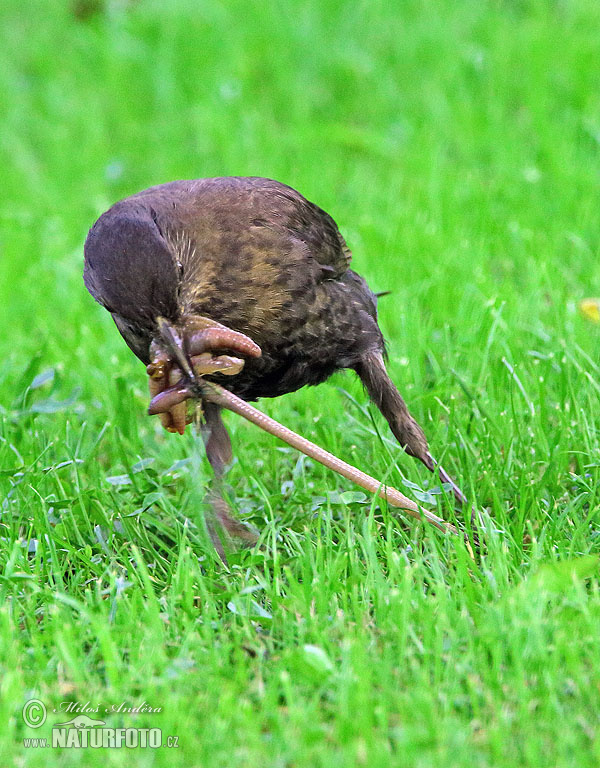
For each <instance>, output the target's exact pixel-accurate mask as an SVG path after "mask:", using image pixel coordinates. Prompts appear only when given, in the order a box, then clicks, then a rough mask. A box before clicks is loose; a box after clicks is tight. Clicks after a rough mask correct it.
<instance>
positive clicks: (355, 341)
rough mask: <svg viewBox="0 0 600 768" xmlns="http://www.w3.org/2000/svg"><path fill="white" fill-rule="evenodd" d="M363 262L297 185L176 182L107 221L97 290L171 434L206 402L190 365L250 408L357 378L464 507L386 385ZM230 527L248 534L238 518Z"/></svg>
mask: <svg viewBox="0 0 600 768" xmlns="http://www.w3.org/2000/svg"><path fill="white" fill-rule="evenodd" d="M350 259H351V253H350V250H349V248H348V246H347V245H346V242H345V240H344V238H343V237H342V235H341V234H340V232H339V230H338V228H337V226H336V224H335V222H334V220H333V219H332V218H331V216H329V214H327V213H326V212H325V211H323V210H322V209H321V208H319V207H318V206H316V205H314V204H313V203H311V202H309V201H308V200H306V199H305V198H304V197H303V196H302V195H301V194H300V193H299V192H296V191H295V190H294V189H292V188H291V187H288V186H286V185H285V184H281V183H279V182H277V181H272V180H270V179H263V178H258V177H249V178H242V177H224V178H211V179H199V180H196V181H174V182H171V183H169V184H163V185H160V186H156V187H151V188H150V189H147V190H144V191H143V192H140V193H138V194H136V195H133V196H132V197H129V198H127V199H125V200H122V201H120V202H118V203H116V204H115V205H113V206H112V208H110V209H109V210H108V211H107V212H106V213H104V214H103V215H102V216H101V217H100V218H99V219H98V221H97V222H96V223H95V224H94V226H93V227H92V229H91V230H90V232H89V235H88V237H87V240H86V243H85V268H84V281H85V284H86V286H87V288H88V290H89V291H90V293H91V294H92V296H93V297H94V298H95V299H96V300H97V301H98V302H99V303H100V304H102V306H104V307H105V308H106V309H107V310H108V311H109V312H110V313H111V315H112V317H113V319H114V321H115V323H116V325H117V327H118V329H119V331H120V332H121V335H122V336H123V338H124V339H125V341H126V342H127V344H128V345H129V347H130V348H131V350H132V351H133V352H134V353H135V354H136V355H137V356H138V357H139V359H140V360H142V362H144V363H145V364H146V365H147V371H148V374H149V376H150V393H151V395H152V397H153V400H152V403H151V412H152V413H159V414H160V418H161V421H162V423H163V426H165V427H166V428H167V429H168V430H169V431H177V432H181V433H183V431H184V429H185V425H186V423H188V422H189V421H190V420H191V419H190V416H189V415H188V413H187V405H186V402H185V401H186V399H188V398H190V397H195V396H196V395H195V394H194V392H193V391H192V390H190V389H189V388H187V389H186V387H185V386H183V385H182V384H181V379H182V377H184V378H185V374H186V370H183V369H185V368H186V366H188V365H189V366H191V367H192V368H193V371H194V373H195V374H197V375H199V376H203V377H206V379H207V380H208V381H214V382H218V383H219V384H220V385H221V386H222V387H224V388H225V389H227V390H229V391H230V392H232V393H233V394H235V395H237V396H238V397H240V398H242V399H243V400H246V401H248V400H256V399H257V398H261V397H276V396H278V395H283V394H286V393H288V392H294V391H295V390H297V389H299V388H300V387H303V386H305V385H307V384H320V383H321V382H323V381H325V380H326V379H327V378H328V377H329V376H331V374H332V373H333V372H334V371H337V370H339V369H342V368H351V369H353V370H354V371H355V372H356V373H357V374H358V376H359V377H360V379H361V381H362V383H363V385H364V387H365V389H366V391H367V392H368V394H369V396H370V398H371V399H372V401H373V402H374V403H375V405H376V406H377V407H378V408H379V410H380V411H381V413H382V414H383V416H384V417H385V419H386V420H387V422H388V424H389V426H390V429H391V430H392V432H393V434H394V435H395V437H396V438H397V439H398V441H399V443H400V445H401V446H402V447H403V448H404V449H405V451H406V452H407V453H408V454H410V455H411V456H414V457H415V458H417V459H419V460H420V461H422V462H423V464H425V466H426V467H427V468H428V469H429V470H431V471H435V470H436V469H437V471H438V473H439V476H440V478H441V480H442V481H443V482H447V483H450V485H451V487H452V490H453V493H454V495H455V497H456V499H457V500H458V501H459V502H460V503H465V502H466V499H465V497H464V495H463V493H462V492H461V490H460V489H459V488H458V487H457V485H456V484H455V483H454V482H453V481H452V480H451V478H450V477H449V476H448V475H447V473H446V472H445V471H444V470H443V468H442V467H441V466H439V465H438V464H437V462H436V461H435V459H434V458H433V457H432V455H431V453H430V452H429V448H428V445H427V440H426V438H425V435H424V433H423V430H422V429H421V427H420V426H419V425H418V424H417V422H416V421H415V419H414V418H413V417H412V416H411V414H410V413H409V411H408V409H407V407H406V404H405V402H404V400H403V399H402V397H401V395H400V393H399V392H398V390H397V389H396V387H395V386H394V384H393V382H392V381H391V379H390V378H389V376H388V374H387V371H386V368H385V364H384V357H385V342H384V339H383V335H382V333H381V331H380V329H379V326H378V324H377V298H376V296H375V294H373V292H372V291H371V290H370V289H369V287H368V285H367V283H366V282H365V280H364V279H363V278H362V277H360V276H359V275H358V274H356V272H354V271H353V270H351V269H350V266H349V265H350ZM177 348H179V349H180V350H181V354H178V353H177ZM188 373H189V374H190V375H193V374H192V373H191V371H188ZM203 405H204V420H205V427H204V433H205V442H206V450H207V456H208V459H209V461H210V463H211V465H212V466H213V468H214V470H215V473H216V475H217V477H220V476H221V475H222V474H223V472H224V470H225V467H226V465H227V464H228V462H229V461H230V460H231V456H232V454H231V445H230V441H229V437H228V434H227V432H226V430H225V426H224V424H223V421H222V419H221V408H220V407H219V406H218V405H215V404H214V403H211V402H207V401H205V402H204V404H203ZM219 517H220V518H221V520H222V521H223V522H224V523H225V525H226V527H227V528H228V529H229V530H230V531H233V532H234V533H242V528H243V527H242V526H241V525H240V524H236V522H235V521H233V520H231V519H230V518H228V516H227V514H226V512H225V511H223V512H222V514H220V515H219Z"/></svg>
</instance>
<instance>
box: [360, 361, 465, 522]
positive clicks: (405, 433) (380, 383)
mask: <svg viewBox="0 0 600 768" xmlns="http://www.w3.org/2000/svg"><path fill="white" fill-rule="evenodd" d="M355 370H356V373H357V374H358V375H359V377H360V380H361V381H362V383H363V385H364V387H365V389H366V390H367V392H368V394H369V397H370V398H371V400H372V401H373V402H374V403H375V405H376V406H377V407H378V408H379V410H380V411H381V413H382V414H383V416H384V417H385V419H386V421H387V422H388V424H389V425H390V429H391V430H392V433H393V434H394V436H395V437H396V439H397V440H398V442H399V443H400V444H401V445H402V446H403V448H404V450H405V451H406V452H407V453H408V454H409V455H410V456H414V457H415V458H416V459H419V460H420V461H422V462H423V464H425V466H426V467H427V469H429V470H430V471H431V472H435V471H436V470H437V471H438V473H439V476H440V480H441V481H442V482H444V483H449V484H450V486H451V487H452V492H453V494H454V496H455V498H456V500H457V501H458V502H459V503H460V504H467V498H466V497H465V495H464V493H463V492H462V491H461V490H460V488H459V487H458V486H457V485H456V483H455V482H454V480H452V478H451V477H450V476H449V475H448V473H447V472H446V471H445V469H444V468H443V467H442V466H441V465H440V464H438V463H437V461H436V460H435V459H434V458H433V456H432V455H431V453H430V452H429V447H428V445H427V439H426V437H425V434H424V432H423V430H422V429H421V427H420V426H419V425H418V424H417V422H416V421H415V419H414V418H413V417H412V416H411V414H410V412H409V410H408V408H407V407H406V403H405V402H404V400H403V399H402V396H401V395H400V393H399V392H398V390H397V389H396V387H395V385H394V383H393V382H392V380H391V379H390V377H389V375H388V372H387V370H386V368H385V363H384V362H383V357H382V355H381V353H380V352H370V353H368V354H366V355H365V356H364V357H363V359H362V360H361V362H360V363H359V364H358V365H357V366H356V367H355ZM472 522H475V521H474V520H473V517H472Z"/></svg>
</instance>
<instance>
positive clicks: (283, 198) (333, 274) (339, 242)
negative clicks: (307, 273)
mask: <svg viewBox="0 0 600 768" xmlns="http://www.w3.org/2000/svg"><path fill="white" fill-rule="evenodd" d="M257 181H260V182H261V183H260V184H257V188H256V193H257V194H259V195H260V198H261V200H260V208H261V209H262V210H263V211H264V222H261V223H263V224H264V225H265V226H268V227H270V228H271V229H275V230H279V231H284V232H285V233H286V234H288V235H289V236H291V237H292V238H294V239H296V240H300V241H301V242H303V243H304V244H305V245H306V248H307V251H308V253H309V254H310V257H311V258H313V259H314V260H315V261H316V262H317V263H318V264H319V265H320V266H321V268H322V270H323V273H324V274H323V277H324V279H335V278H337V277H340V276H341V275H343V274H344V273H345V272H346V270H347V269H348V267H349V266H350V261H351V259H352V253H351V251H350V249H349V248H348V245H347V244H346V241H345V240H344V237H343V236H342V234H341V232H340V231H339V229H338V227H337V224H336V223H335V221H334V220H333V219H332V217H331V216H330V215H329V214H328V213H326V211H324V210H323V209H322V208H319V206H318V205H315V204H314V203H311V202H310V201H309V200H307V199H306V198H305V197H303V196H302V195H301V194H300V193H299V192H296V190H295V189H292V187H288V186H287V185H285V184H281V183H279V182H275V181H270V180H268V179H260V180H257Z"/></svg>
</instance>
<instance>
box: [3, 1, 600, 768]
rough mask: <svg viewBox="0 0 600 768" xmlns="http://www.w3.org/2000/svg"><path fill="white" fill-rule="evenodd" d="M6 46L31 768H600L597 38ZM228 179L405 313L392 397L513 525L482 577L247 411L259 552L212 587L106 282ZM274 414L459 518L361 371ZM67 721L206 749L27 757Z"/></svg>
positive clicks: (171, 447)
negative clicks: (113, 219) (216, 179)
mask: <svg viewBox="0 0 600 768" xmlns="http://www.w3.org/2000/svg"><path fill="white" fill-rule="evenodd" d="M0 16H1V27H2V32H3V35H2V37H3V42H2V45H1V46H0V93H1V94H2V96H1V98H0V114H1V116H2V117H1V130H0V166H1V169H2V173H1V177H2V187H1V191H0V270H1V272H0V274H1V278H2V279H1V280H0V317H1V323H0V327H1V328H2V335H1V337H0V358H1V360H2V366H1V367H0V503H1V507H0V563H1V568H2V576H1V578H0V733H1V736H0V739H1V741H0V754H1V755H2V758H1V763H2V765H7V766H8V765H18V766H24V765H27V766H47V765H50V766H54V765H61V766H75V765H102V766H104V767H105V768H108V767H109V766H126V765H127V766H129V765H139V766H169V767H170V766H201V768H212V767H213V766H215V767H217V766H218V767H221V766H244V768H253V767H254V766H257V767H258V766H277V767H281V768H284V766H286V767H287V766H289V767H290V768H292V767H293V768H301V767H304V766H307V767H308V766H310V767H311V768H312V767H319V766H335V768H341V766H355V765H359V766H360V765H366V766H403V768H404V767H406V768H413V767H414V768H438V767H444V768H445V767H446V766H448V767H450V766H452V767H453V768H454V767H455V766H475V767H477V768H479V767H480V766H481V767H482V768H483V767H486V768H505V767H508V766H520V767H523V766H540V765H548V766H552V767H553V768H554V767H559V766H561V767H562V766H565V767H566V766H573V765H577V766H578V768H585V767H587V766H597V765H598V764H599V763H600V731H599V726H600V715H599V713H600V581H599V578H598V577H599V571H598V556H599V554H600V494H599V492H598V480H599V475H600V439H599V438H600V326H599V325H594V324H593V323H591V322H589V320H587V319H586V318H585V317H584V316H583V315H582V314H581V313H580V312H579V311H578V303H579V301H580V300H581V299H582V298H584V297H586V296H594V295H600V268H599V266H598V265H599V261H598V258H599V252H600V196H599V191H600V187H599V176H598V171H599V161H600V67H599V65H598V64H599V62H600V5H599V4H598V3H597V2H596V1H595V0H512V1H509V0H504V1H502V0H496V1H495V2H492V0H481V1H480V2H475V0H473V1H472V2H453V1H452V0H443V1H442V0H439V1H438V2H434V1H433V0H430V1H429V2H427V1H426V0H422V2H418V0H402V2H400V0H398V1H397V2H392V0H387V2H382V1H380V0H373V2H369V3H366V2H360V3H349V2H345V3H343V2H341V0H286V1H284V0H279V2H273V3H256V4H253V3H248V2H242V1H241V0H231V1H229V0H223V2H217V1H215V2H192V0H170V1H169V2H163V3H160V2H158V1H157V0H137V2H134V1H133V0H131V1H130V2H127V0H107V1H106V2H105V3H102V2H98V3H97V7H96V6H95V4H94V2H91V1H89V0H88V2H84V0H79V1H78V2H77V3H74V4H70V3H67V2H66V1H65V2H57V1H56V0H50V1H49V2H45V3H39V2H37V3H36V2H32V1H31V0H21V1H20V2H17V0H4V2H3V3H2V7H1V10H0ZM230 174H231V175H261V176H269V177H272V178H276V179H279V180H281V181H284V182H286V183H288V184H291V185H292V186H294V187H296V188H297V189H299V190H300V191H301V192H302V193H303V194H305V195H306V196H307V197H308V198H309V199H311V200H313V201H314V202H316V203H318V204H319V205H321V206H322V207H323V208H325V209H326V210H328V211H329V212H330V213H331V214H332V215H333V216H334V218H335V219H336V221H337V222H338V224H339V226H340V228H341V230H342V232H343V233H344V234H345V236H346V238H347V240H348V243H349V245H350V247H351V248H352V250H353V253H354V265H355V268H356V269H357V270H358V271H359V272H361V273H362V274H364V275H365V276H366V277H367V278H368V280H369V283H370V285H371V286H372V288H373V289H374V290H377V291H384V290H389V291H391V295H390V296H387V297H385V298H382V299H381V302H380V319H381V325H382V328H383V330H384V333H385V334H386V337H387V339H388V341H389V352H390V356H389V368H390V371H391V373H392V376H393V378H394V380H395V381H396V383H397V384H398V386H399V388H400V390H401V391H402V392H403V394H404V395H405V397H406V399H407V401H408V403H409V405H410V407H411V410H412V411H413V413H414V414H415V416H416V417H417V418H418V420H419V421H420V423H421V424H422V425H423V427H424V429H425V431H426V433H427V435H428V437H429V440H430V445H431V448H432V452H433V453H434V455H436V456H438V457H442V458H443V461H444V464H445V465H446V466H447V468H448V469H449V470H450V471H451V473H452V474H453V475H454V476H455V477H456V478H457V479H459V480H460V482H461V483H462V485H463V488H464V489H465V490H466V491H467V492H468V494H469V496H470V497H471V498H472V499H474V500H476V503H477V505H478V507H479V508H480V509H481V510H483V516H484V519H485V532H484V534H483V537H482V538H483V539H484V546H483V547H482V550H481V553H480V554H479V556H478V557H477V558H476V559H475V560H471V558H470V556H469V553H468V552H467V549H466V548H465V546H464V545H463V543H462V542H460V541H459V540H458V539H453V538H451V537H448V536H444V535H443V534H441V533H440V532H439V531H437V530H435V529H434V528H432V527H429V526H426V525H424V524H421V523H419V522H417V521H414V520H409V519H408V518H405V517H404V516H402V514H400V513H398V511H394V510H393V509H389V508H387V506H386V505H385V504H384V503H383V502H381V503H379V502H373V500H372V499H371V497H370V496H368V495H366V494H359V493H356V491H357V489H356V488H354V487H352V486H351V485H350V483H348V482H347V481H345V480H343V479H342V478H339V477H337V476H335V475H332V474H331V473H329V472H328V471H326V470H324V469H323V468H322V467H320V466H319V465H316V464H315V463H314V462H312V461H310V460H304V459H301V458H299V455H298V454H297V453H295V452H294V451H292V450H291V449H288V448H286V447H284V446H283V445H282V444H281V443H279V442H278V441H276V440H275V439H274V438H271V437H269V436H268V435H266V434H263V433H261V432H259V431H258V430H257V429H256V428H255V427H253V426H252V425H250V424H247V423H245V422H242V421H241V420H240V419H239V418H237V417H236V416H233V415H230V416H229V418H228V425H229V426H230V428H231V432H232V436H233V441H234V448H235V454H236V462H235V464H234V466H233V467H232V469H231V471H230V473H229V475H228V478H227V483H228V496H229V498H230V500H231V503H232V506H233V508H234V509H235V510H236V512H237V514H238V515H239V516H241V517H243V518H244V519H246V520H249V521H250V522H252V523H253V524H254V525H256V526H257V527H258V528H259V529H260V531H261V540H260V543H259V545H258V546H257V547H256V548H255V549H252V550H242V551H237V552H233V553H232V555H231V557H230V564H229V568H225V567H224V566H223V565H222V564H221V563H220V562H219V561H218V559H217V558H216V557H215V555H214V551H213V550H212V548H211V545H210V543H209V542H208V540H207V536H206V533H205V529H204V526H203V519H204V518H203V503H204V486H205V484H206V483H207V481H208V479H209V477H210V471H209V468H208V466H207V463H206V460H205V458H204V454H203V449H202V443H201V440H200V439H199V438H198V437H197V436H195V435H194V434H193V433H192V431H191V430H188V433H187V434H186V435H185V436H184V437H179V436H173V435H168V434H167V433H166V432H163V431H162V430H161V429H160V426H159V424H158V423H157V420H156V419H150V418H149V417H148V416H146V414H145V410H146V407H147V402H148V397H147V392H146V380H145V379H146V376H145V373H144V369H143V366H142V365H141V364H140V363H139V362H138V361H137V360H136V359H135V358H134V356H133V355H132V354H131V353H130V352H129V350H128V349H127V347H126V346H125V344H124V343H123V341H122V340H121V338H120V336H119V334H118V332H117V330H116V328H115V327H114V326H113V324H112V321H111V320H110V317H109V316H108V314H107V313H106V312H105V311H104V310H103V309H102V308H101V307H99V306H98V305H96V304H95V303H94V302H93V300H92V299H91V298H90V296H89V295H88V294H87V292H86V291H85V288H84V286H83V282H82V279H81V272H82V264H83V242H84V240H85V236H86V233H87V230H88V228H89V227H90V226H91V224H92V223H93V221H94V220H95V218H97V216H98V215H99V214H100V213H101V212H102V211H104V210H105V209H106V208H107V207H108V206H109V205H110V204H111V203H112V202H114V201H116V200H117V199H120V198H122V197H125V196H127V195H128V194H131V193H133V192H135V191H137V190H139V189H142V188H144V187H147V186H150V185H152V184H157V183H160V182H165V181H169V180H172V179H177V178H195V177H201V176H215V175H230ZM259 407H260V408H261V409H263V410H264V411H265V412H267V413H269V414H270V415H272V416H274V417H275V418H277V419H278V420H279V421H282V422H283V423H284V424H286V425H288V426H290V427H291V428H293V429H295V430H297V431H298V432H300V433H302V434H303V435H305V436H306V437H309V438H310V439H312V440H314V441H315V442H317V443H319V444H320V445H323V446H324V447H326V448H328V449H329V450H331V451H333V452H334V453H336V454H337V455H339V456H340V457H342V458H344V459H346V460H347V461H349V462H351V463H354V464H355V465H357V466H359V467H360V468H361V469H364V470H365V471H368V472H370V473H371V474H374V475H375V476H378V477H382V476H384V475H385V476H386V477H387V478H388V480H389V482H390V483H392V484H394V485H396V486H397V487H399V488H400V489H401V490H403V491H404V492H405V493H406V494H408V495H410V496H411V497H414V493H415V490H416V492H417V493H418V494H419V495H421V496H422V494H421V493H420V491H419V490H418V489H421V491H427V490H431V489H432V488H434V486H436V485H437V481H436V480H435V478H432V477H430V476H428V474H427V472H426V470H425V469H424V468H423V467H421V466H419V465H417V463H416V462H414V461H413V460H412V459H410V457H408V456H406V455H404V454H403V452H402V451H401V450H400V449H399V448H398V446H397V444H396V443H395V442H394V441H393V439H392V437H391V434H390V433H389V431H388V430H387V428H386V427H385V425H384V423H383V421H382V419H381V418H380V417H379V416H378V415H377V414H376V413H375V412H374V410H373V409H372V408H371V407H370V406H369V405H368V404H367V401H366V398H365V395H364V394H363V392H362V390H361V388H360V386H359V385H358V384H357V382H356V381H355V379H354V378H353V376H352V375H351V374H347V375H338V376H336V377H334V378H333V379H332V380H331V381H330V382H328V383H327V384H324V385H322V386H321V387H319V388H318V389H306V390H302V391H300V392H298V393H296V394H293V395H288V396H286V397H284V398H280V399H279V400H273V401H262V402H260V403H259ZM415 486H416V487H417V488H416V489H415ZM434 490H435V488H434ZM347 492H351V493H347ZM430 501H433V506H432V509H434V510H435V509H436V508H437V511H438V513H439V514H441V515H443V516H445V517H447V518H448V519H451V520H453V521H456V520H460V519H461V511H460V510H455V509H454V507H453V505H452V503H451V501H450V500H449V499H448V498H444V496H443V495H434V496H433V498H430ZM31 699H39V700H40V701H41V702H43V703H44V705H45V706H46V708H47V721H46V722H45V723H44V725H43V726H42V727H39V728H37V729H34V728H31V727H29V726H27V725H26V723H25V722H24V719H23V715H22V710H23V707H24V705H25V704H26V702H28V701H29V700H31ZM68 702H76V703H78V706H80V707H81V708H82V709H85V707H84V705H86V704H87V708H88V709H94V708H98V713H97V714H95V713H92V714H91V717H93V718H102V719H103V721H105V722H106V724H107V727H113V728H120V727H136V728H160V729H161V730H162V734H163V739H164V740H166V737H167V736H170V735H173V736H177V737H178V747H177V748H171V749H167V748H164V747H163V748H160V749H149V748H148V749H141V748H138V749H134V750H131V749H125V748H123V749H92V748H87V749H74V748H71V749H68V748H64V749H50V748H48V749H43V748H39V747H38V748H34V747H25V746H24V741H23V740H24V739H27V738H34V737H35V738H37V737H41V738H49V737H50V732H51V726H52V725H54V724H56V723H59V722H65V721H66V720H68V719H70V718H72V717H73V716H74V713H73V711H72V710H69V709H68ZM144 702H145V703H146V705H147V706H149V707H152V708H160V711H159V712H141V713H127V712H124V711H123V708H127V707H129V708H131V707H135V706H139V705H141V704H142V703H144ZM72 706H75V705H72ZM113 708H114V709H116V710H119V709H120V710H121V711H116V712H115V711H110V712H108V713H107V712H106V711H105V710H106V709H109V710H111V709H113ZM53 710H56V711H53ZM69 712H71V714H69Z"/></svg>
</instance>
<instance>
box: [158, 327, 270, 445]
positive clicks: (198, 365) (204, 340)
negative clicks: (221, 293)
mask: <svg viewBox="0 0 600 768" xmlns="http://www.w3.org/2000/svg"><path fill="white" fill-rule="evenodd" d="M190 324H191V325H192V327H191V328H189V325H190ZM187 325H188V332H187V333H186V330H184V332H183V334H182V336H181V338H182V342H183V347H184V349H183V350H182V352H183V354H185V355H186V358H187V359H188V360H189V363H190V364H191V368H192V370H193V372H194V374H195V375H196V376H197V377H202V376H206V375H211V374H215V373H219V374H222V375H224V376H235V375H236V374H238V373H239V372H240V371H241V370H242V368H243V367H244V360H243V359H241V357H234V356H232V355H228V354H214V353H216V352H218V351H221V350H228V351H232V352H235V353H237V354H240V355H243V356H244V357H260V355H261V350H260V347H259V346H258V345H257V344H255V343H254V342H253V341H252V339H250V338H249V337H248V336H245V335H244V334H243V333H239V332H237V331H233V330H231V329H230V328H226V327H225V326H224V325H221V324H219V323H211V322H210V321H209V320H208V319H207V318H194V321H193V323H188V324H187ZM198 326H200V327H198ZM150 356H151V357H150V363H149V364H148V366H147V367H146V372H147V374H148V386H149V390H150V397H151V401H150V406H149V408H148V413H149V414H150V415H158V416H159V418H160V422H161V424H162V425H163V427H164V428H165V429H166V430H167V431H168V432H178V433H179V434H181V435H182V434H183V433H184V431H185V428H186V425H187V424H189V423H190V422H191V421H193V418H194V410H193V409H190V410H188V403H187V401H188V400H189V399H190V398H191V397H192V394H191V392H190V390H189V388H188V386H187V384H188V383H189V382H185V381H183V379H184V375H183V373H182V371H181V369H180V367H179V366H178V365H177V364H176V363H175V361H174V360H173V359H172V358H171V356H170V355H169V353H168V351H167V350H165V348H164V347H163V345H162V344H161V342H160V341H153V342H152V344H151V346H150ZM183 362H185V361H183ZM183 362H182V364H183ZM199 405H200V407H201V404H199ZM197 407H198V404H197V405H196V408H197Z"/></svg>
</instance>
